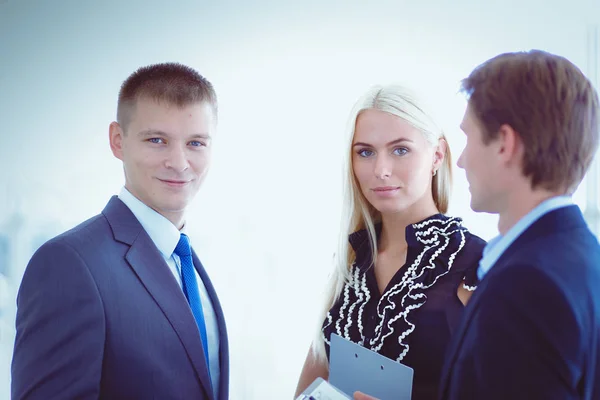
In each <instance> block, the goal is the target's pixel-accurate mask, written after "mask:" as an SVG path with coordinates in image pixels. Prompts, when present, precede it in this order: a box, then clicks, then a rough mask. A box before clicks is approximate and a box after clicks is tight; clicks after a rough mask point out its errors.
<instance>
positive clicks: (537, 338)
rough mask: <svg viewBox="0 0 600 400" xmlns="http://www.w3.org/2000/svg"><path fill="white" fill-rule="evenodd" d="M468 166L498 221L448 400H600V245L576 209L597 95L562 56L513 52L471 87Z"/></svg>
mask: <svg viewBox="0 0 600 400" xmlns="http://www.w3.org/2000/svg"><path fill="white" fill-rule="evenodd" d="M463 89H464V91H465V93H466V94H467V95H468V98H469V102H468V107H467V111H466V113H465V116H464V119H463V122H462V125H461V128H462V130H463V131H464V132H465V134H466V137H467V144H466V147H465V149H464V151H463V153H462V154H461V156H460V158H459V160H458V165H459V167H461V168H464V169H465V171H466V175H467V180H468V182H469V185H470V192H471V207H472V208H473V210H475V211H481V212H488V213H496V214H499V225H498V230H499V232H500V235H499V236H498V237H496V238H495V239H493V240H491V241H490V242H489V244H488V245H487V246H486V248H485V250H484V254H483V258H482V259H481V262H480V266H479V270H478V274H479V278H480V280H481V283H480V284H479V286H478V288H477V290H476V291H475V293H474V294H473V296H472V297H471V300H470V302H469V304H468V306H467V308H466V309H465V314H464V316H463V319H462V322H461V325H460V326H459V328H458V329H457V331H456V333H455V336H454V338H453V343H452V345H451V346H450V348H449V351H448V353H447V358H446V366H445V368H444V373H443V374H442V381H441V398H443V399H452V400H454V399H460V400H468V399H486V400H488V399H511V400H514V399H530V400H531V399H544V400H550V399H561V400H565V399H600V246H599V244H598V240H597V239H596V237H595V236H594V235H593V234H592V232H591V231H590V230H589V229H588V227H587V225H586V223H585V221H584V219H583V216H582V214H581V211H580V210H579V208H578V207H577V206H576V205H574V204H573V202H572V200H571V194H572V193H573V192H574V191H575V189H576V188H577V186H578V185H579V184H580V182H581V180H582V179H583V176H584V174H585V172H586V171H587V169H588V167H589V166H590V164H591V161H592V158H593V157H594V154H595V153H596V150H597V148H598V140H599V138H598V136H599V130H600V126H599V120H598V95H597V92H596V91H595V90H594V89H593V87H592V85H591V83H590V81H589V80H588V79H587V78H586V77H585V76H584V75H583V74H582V72H581V71H580V70H579V69H578V68H577V67H576V66H575V65H573V64H572V63H571V62H569V61H568V60H567V59H565V58H563V57H559V56H556V55H552V54H549V53H546V52H542V51H535V50H532V51H530V52H521V53H510V54H502V55H499V56H497V57H495V58H492V59H491V60H489V61H487V62H485V63H483V64H482V65H480V66H479V67H477V68H476V69H475V70H474V71H473V72H472V73H471V75H470V76H469V77H468V78H466V79H465V80H464V81H463Z"/></svg>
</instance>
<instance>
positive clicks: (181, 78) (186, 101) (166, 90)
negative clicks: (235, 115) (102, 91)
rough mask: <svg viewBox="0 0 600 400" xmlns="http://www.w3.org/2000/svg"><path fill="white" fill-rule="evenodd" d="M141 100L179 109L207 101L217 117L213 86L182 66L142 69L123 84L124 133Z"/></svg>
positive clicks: (121, 122)
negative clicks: (137, 102)
mask: <svg viewBox="0 0 600 400" xmlns="http://www.w3.org/2000/svg"><path fill="white" fill-rule="evenodd" d="M140 98H145V99H151V100H155V101H157V102H161V103H162V102H164V103H166V104H169V105H174V106H177V107H185V106H188V105H190V104H196V103H200V102H207V103H208V104H210V105H211V106H212V108H213V111H214V113H215V116H216V114H217V95H216V93H215V90H214V88H213V85H212V84H211V83H210V82H209V81H208V80H207V79H206V78H204V77H203V76H202V75H200V74H199V73H198V72H197V71H196V70H194V69H193V68H190V67H188V66H186V65H182V64H179V63H161V64H153V65H148V66H146V67H141V68H139V69H138V70H137V71H135V72H134V73H132V74H131V75H130V76H129V77H128V78H127V79H126V80H125V81H124V82H123V84H122V85H121V90H120V91H119V101H118V105H117V122H118V123H119V125H121V127H122V128H123V130H124V131H125V130H126V127H127V125H128V124H129V122H130V120H131V112H132V111H133V109H134V108H135V104H136V101H137V100H138V99H140Z"/></svg>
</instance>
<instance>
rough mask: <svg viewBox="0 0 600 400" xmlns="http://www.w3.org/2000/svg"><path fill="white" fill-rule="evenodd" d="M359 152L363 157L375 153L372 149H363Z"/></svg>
mask: <svg viewBox="0 0 600 400" xmlns="http://www.w3.org/2000/svg"><path fill="white" fill-rule="evenodd" d="M357 154H358V155H359V156H361V157H370V156H372V155H373V152H372V151H371V150H367V149H362V150H359V151H357Z"/></svg>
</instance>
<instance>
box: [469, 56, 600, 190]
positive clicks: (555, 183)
mask: <svg viewBox="0 0 600 400" xmlns="http://www.w3.org/2000/svg"><path fill="white" fill-rule="evenodd" d="M462 91H463V92H465V93H466V94H467V96H468V98H469V107H470V108H471V109H472V111H473V112H474V114H475V116H476V117H477V119H478V120H479V122H480V124H481V126H482V128H483V131H484V142H485V143H486V144H487V143H489V142H491V141H493V140H494V139H496V138H497V136H498V133H499V129H500V127H501V126H502V125H504V124H506V125H509V126H510V127H512V128H513V129H514V130H515V131H516V132H517V133H518V135H519V137H520V138H521V140H522V142H523V144H524V147H525V154H524V156H523V161H522V168H523V174H524V175H525V176H527V177H530V178H531V185H532V188H534V189H535V188H538V187H541V188H544V189H547V190H551V191H557V190H558V191H564V192H565V193H572V192H573V191H574V190H575V189H576V188H577V186H578V185H579V183H580V182H581V180H582V179H583V176H584V175H585V173H586V171H587V170H588V168H589V166H590V164H591V162H592V160H593V157H594V154H595V153H596V149H597V148H598V140H599V139H598V135H599V129H600V128H599V125H598V124H599V121H598V111H599V110H598V107H599V106H598V94H597V92H596V90H594V88H593V86H592V84H591V82H590V81H589V80H588V79H587V78H586V77H585V76H584V74H583V73H582V72H581V71H580V70H579V68H577V67H576V66H575V65H574V64H573V63H571V62H570V61H569V60H567V59H566V58H564V57H560V56H557V55H554V54H550V53H547V52H544V51H539V50H532V51H528V52H518V53H506V54H501V55H499V56H496V57H494V58H492V59H490V60H488V61H486V62H484V63H483V64H481V65H480V66H478V67H477V68H476V69H475V70H474V71H473V72H472V73H471V74H470V75H469V77H468V78H466V79H464V80H463V82H462Z"/></svg>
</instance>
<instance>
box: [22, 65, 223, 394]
mask: <svg viewBox="0 0 600 400" xmlns="http://www.w3.org/2000/svg"><path fill="white" fill-rule="evenodd" d="M216 120H217V98H216V94H215V91H214V89H213V86H212V85H211V83H210V82H209V81H207V80H206V79H205V78H204V77H202V76H201V75H200V74H198V72H196V71H195V70H193V69H191V68H189V67H187V66H184V65H181V64H176V63H165V64H156V65H151V66H147V67H143V68H140V69H139V70H137V71H135V72H134V73H133V74H132V75H131V76H129V77H128V78H127V80H125V82H124V83H123V85H122V86H121V91H120V93H119V100H118V107H117V121H116V122H112V123H111V124H110V129H109V138H110V147H111V149H112V152H113V154H114V155H115V157H117V158H118V159H120V160H121V161H122V162H123V169H124V172H125V186H124V188H123V189H122V190H121V193H120V194H119V195H118V196H114V197H113V198H111V199H110V201H109V202H108V204H107V205H106V207H105V208H104V210H103V211H102V213H101V214H99V215H97V216H95V217H93V218H91V219H89V220H87V221H85V222H83V223H82V224H80V225H78V226H77V227H75V228H73V229H71V230H70V231H68V232H65V233H63V234H62V235H60V236H58V237H56V238H54V239H52V240H50V241H48V242H47V243H45V244H44V245H43V246H42V247H41V248H40V249H39V250H38V251H37V252H36V253H35V254H34V256H33V257H32V259H31V261H30V262H29V264H28V265H27V268H26V271H25V274H24V277H23V281H22V283H21V287H20V289H19V294H18V298H17V306H18V308H17V321H16V329H17V335H16V340H15V349H14V356H13V361H12V398H13V399H44V400H50V399H111V400H116V399H150V398H153V399H211V400H212V399H215V400H216V399H220V400H225V399H227V398H228V383H229V360H228V357H229V356H228V342H227V332H226V328H225V320H224V317H223V312H222V310H221V306H220V304H219V300H218V298H217V295H216V293H215V289H214V288H213V285H212V284H211V282H210V279H209V278H208V275H207V273H206V271H205V270H204V268H203V266H202V264H201V263H200V260H199V259H198V257H197V256H196V254H195V252H194V251H193V250H192V249H191V247H190V243H189V238H188V237H187V235H185V233H184V232H185V227H186V226H187V224H186V221H185V211H186V208H187V206H188V205H189V203H190V202H191V200H192V199H193V198H194V196H195V195H196V193H197V192H198V189H199V188H200V185H201V183H202V181H203V179H204V177H205V175H206V172H207V171H208V167H209V164H210V155H211V140H212V138H213V135H214V132H215V127H216Z"/></svg>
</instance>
